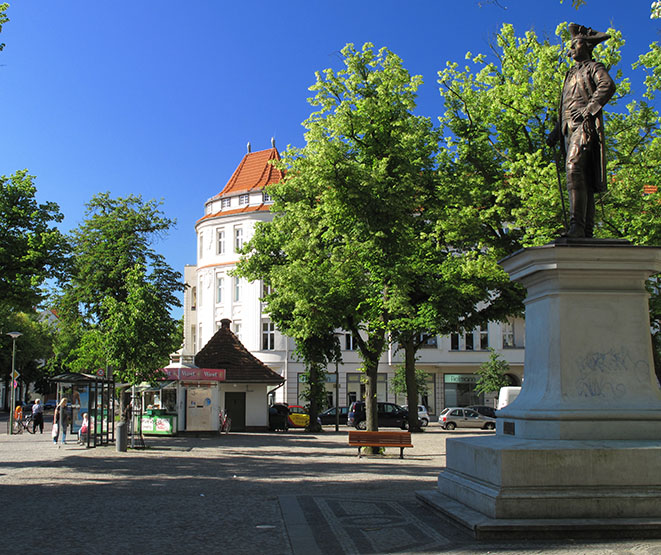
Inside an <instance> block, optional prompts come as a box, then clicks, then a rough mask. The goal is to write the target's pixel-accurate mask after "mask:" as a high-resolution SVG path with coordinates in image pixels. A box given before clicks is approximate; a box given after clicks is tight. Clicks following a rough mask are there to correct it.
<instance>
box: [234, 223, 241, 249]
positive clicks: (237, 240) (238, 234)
mask: <svg viewBox="0 0 661 555" xmlns="http://www.w3.org/2000/svg"><path fill="white" fill-rule="evenodd" d="M242 248H243V228H242V227H235V228H234V252H239V251H240V250H241V249H242Z"/></svg>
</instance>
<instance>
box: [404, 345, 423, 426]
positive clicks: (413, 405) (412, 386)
mask: <svg viewBox="0 0 661 555" xmlns="http://www.w3.org/2000/svg"><path fill="white" fill-rule="evenodd" d="M415 351H416V349H415V342H414V339H413V337H412V336H411V337H409V338H408V339H407V340H406V341H405V342H404V368H405V375H406V403H407V404H408V407H409V431H411V432H421V431H422V429H421V428H420V424H419V420H418V381H417V379H416V375H415Z"/></svg>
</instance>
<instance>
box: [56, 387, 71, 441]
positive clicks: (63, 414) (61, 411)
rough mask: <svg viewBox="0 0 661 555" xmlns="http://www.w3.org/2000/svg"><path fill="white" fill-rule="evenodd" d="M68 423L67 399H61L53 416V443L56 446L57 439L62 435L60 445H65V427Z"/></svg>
mask: <svg viewBox="0 0 661 555" xmlns="http://www.w3.org/2000/svg"><path fill="white" fill-rule="evenodd" d="M68 423H69V413H68V412H67V398H66V397H62V400H61V401H60V402H59V404H58V405H57V407H55V413H54V414H53V433H52V435H53V443H54V444H56V445H57V438H58V437H59V436H60V432H61V435H62V445H66V443H67V425H68Z"/></svg>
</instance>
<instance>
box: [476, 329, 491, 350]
mask: <svg viewBox="0 0 661 555" xmlns="http://www.w3.org/2000/svg"><path fill="white" fill-rule="evenodd" d="M477 333H478V335H479V337H480V350H482V351H487V350H489V329H488V328H487V327H479V328H477Z"/></svg>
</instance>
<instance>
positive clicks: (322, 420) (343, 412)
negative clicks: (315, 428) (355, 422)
mask: <svg viewBox="0 0 661 555" xmlns="http://www.w3.org/2000/svg"><path fill="white" fill-rule="evenodd" d="M339 408H340V424H346V423H347V417H348V415H349V407H339ZM318 420H319V424H322V425H324V426H328V425H330V424H335V407H331V408H329V409H326V410H325V411H324V412H322V413H321V414H320V415H319V417H318Z"/></svg>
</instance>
